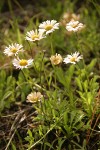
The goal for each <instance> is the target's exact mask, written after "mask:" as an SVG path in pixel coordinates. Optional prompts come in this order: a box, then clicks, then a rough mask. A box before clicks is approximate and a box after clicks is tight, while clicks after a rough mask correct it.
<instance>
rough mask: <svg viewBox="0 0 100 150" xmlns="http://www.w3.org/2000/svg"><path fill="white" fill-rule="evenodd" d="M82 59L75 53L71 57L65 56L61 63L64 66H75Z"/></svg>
mask: <svg viewBox="0 0 100 150" xmlns="http://www.w3.org/2000/svg"><path fill="white" fill-rule="evenodd" d="M82 58H83V56H82V55H80V53H79V52H75V53H73V54H71V55H67V57H66V58H64V60H63V62H64V63H65V64H68V63H72V64H76V62H79V61H80V59H82Z"/></svg>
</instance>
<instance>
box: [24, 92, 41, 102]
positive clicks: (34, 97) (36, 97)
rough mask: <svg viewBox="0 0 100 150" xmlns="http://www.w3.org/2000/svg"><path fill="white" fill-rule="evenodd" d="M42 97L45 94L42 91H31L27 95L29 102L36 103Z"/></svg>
mask: <svg viewBox="0 0 100 150" xmlns="http://www.w3.org/2000/svg"><path fill="white" fill-rule="evenodd" d="M42 97H43V95H42V94H41V93H40V92H34V93H30V94H29V95H28V96H27V102H30V103H35V102H37V101H40V100H41V98H42Z"/></svg>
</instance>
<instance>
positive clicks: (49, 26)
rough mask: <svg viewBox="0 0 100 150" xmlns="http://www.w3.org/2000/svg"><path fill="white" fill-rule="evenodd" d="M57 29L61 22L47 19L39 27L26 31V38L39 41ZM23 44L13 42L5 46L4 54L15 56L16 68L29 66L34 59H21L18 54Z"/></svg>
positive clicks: (21, 50) (14, 63)
mask: <svg viewBox="0 0 100 150" xmlns="http://www.w3.org/2000/svg"><path fill="white" fill-rule="evenodd" d="M56 29H59V23H57V21H56V20H47V21H44V22H43V23H40V25H39V29H36V30H31V31H29V32H27V33H26V37H25V39H26V40H27V41H31V42H37V41H39V40H41V39H43V38H46V35H47V34H50V33H52V32H53V31H55V30H56ZM23 51H24V50H23V46H22V45H20V44H17V43H14V44H11V45H9V46H8V47H6V48H5V50H4V54H5V55H8V56H14V57H15V58H14V59H13V61H12V63H13V65H14V66H15V67H16V69H23V68H28V67H29V66H30V65H31V64H32V62H33V59H29V60H27V59H20V58H19V56H18V54H19V52H23Z"/></svg>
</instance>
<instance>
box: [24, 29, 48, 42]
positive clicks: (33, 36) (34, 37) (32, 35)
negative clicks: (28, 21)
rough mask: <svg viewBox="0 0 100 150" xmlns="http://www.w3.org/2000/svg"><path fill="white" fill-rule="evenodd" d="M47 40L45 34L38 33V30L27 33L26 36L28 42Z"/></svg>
mask: <svg viewBox="0 0 100 150" xmlns="http://www.w3.org/2000/svg"><path fill="white" fill-rule="evenodd" d="M43 38H45V36H44V35H43V32H41V31H38V30H37V29H36V30H35V31H34V30H32V31H30V32H27V34H26V40H28V41H39V40H41V39H43Z"/></svg>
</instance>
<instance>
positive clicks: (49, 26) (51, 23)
mask: <svg viewBox="0 0 100 150" xmlns="http://www.w3.org/2000/svg"><path fill="white" fill-rule="evenodd" d="M55 29H59V23H57V21H56V20H47V21H44V22H43V23H41V24H40V25H39V30H40V31H42V32H45V33H46V34H49V33H51V32H53V31H54V30H55Z"/></svg>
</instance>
